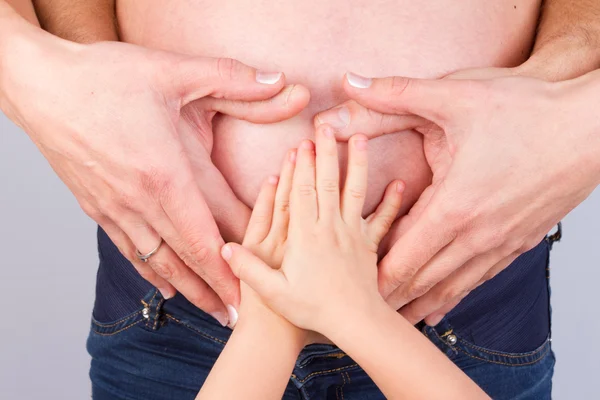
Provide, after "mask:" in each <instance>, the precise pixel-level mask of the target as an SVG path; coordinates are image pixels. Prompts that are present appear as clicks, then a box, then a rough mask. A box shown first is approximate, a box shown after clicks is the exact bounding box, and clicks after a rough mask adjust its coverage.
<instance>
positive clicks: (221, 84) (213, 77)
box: [157, 55, 285, 107]
mask: <svg viewBox="0 0 600 400" xmlns="http://www.w3.org/2000/svg"><path fill="white" fill-rule="evenodd" d="M157 73H158V74H159V76H158V79H160V80H161V82H162V84H163V89H165V90H166V92H167V93H169V94H170V95H171V98H176V99H181V104H180V106H181V107H183V106H185V105H186V104H188V103H190V102H192V101H194V100H197V99H200V98H203V97H206V96H212V97H215V98H225V99H231V100H244V101H257V100H266V99H268V98H270V97H272V96H274V95H276V94H277V93H279V92H280V91H281V89H282V88H283V87H284V85H285V76H284V75H283V73H281V72H266V71H258V70H256V69H255V68H252V67H249V66H247V65H246V64H243V63H241V62H239V61H236V60H233V59H230V58H208V57H187V56H180V55H171V56H170V57H167V58H166V62H165V63H164V64H162V65H161V67H160V70H159V71H157Z"/></svg>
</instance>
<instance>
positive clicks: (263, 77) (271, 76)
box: [256, 71, 281, 85]
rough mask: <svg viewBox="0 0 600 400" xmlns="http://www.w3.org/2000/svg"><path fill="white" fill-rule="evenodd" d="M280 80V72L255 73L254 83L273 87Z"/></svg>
mask: <svg viewBox="0 0 600 400" xmlns="http://www.w3.org/2000/svg"><path fill="white" fill-rule="evenodd" d="M280 79H281V72H265V71H256V82H258V83H264V84H265V85H274V84H276V83H277V82H279V80H280Z"/></svg>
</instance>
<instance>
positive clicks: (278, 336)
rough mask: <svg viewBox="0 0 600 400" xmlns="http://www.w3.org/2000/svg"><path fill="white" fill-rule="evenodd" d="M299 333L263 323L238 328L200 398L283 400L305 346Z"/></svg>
mask: <svg viewBox="0 0 600 400" xmlns="http://www.w3.org/2000/svg"><path fill="white" fill-rule="evenodd" d="M297 332H298V331H296V330H295V329H290V328H289V327H287V326H284V325H282V324H271V323H268V322H267V323H264V324H263V323H261V321H256V322H254V323H250V324H247V325H242V326H239V325H238V326H237V327H236V329H235V330H234V332H233V334H232V335H231V338H230V339H229V342H228V343H227V345H226V346H225V349H224V350H223V352H222V353H221V355H220V356H219V359H218V360H217V362H216V364H215V365H214V367H213V368H212V370H211V371H210V374H209V376H208V378H207V379H206V382H205V383H204V385H203V386H202V390H201V391H200V393H199V394H198V397H197V399H198V400H204V399H208V400H212V399H248V400H252V399H256V400H267V399H277V400H279V399H281V398H282V396H283V393H284V391H285V388H286V386H287V384H288V382H289V379H290V376H291V374H292V370H293V368H294V364H295V362H296V359H297V358H298V354H299V353H300V350H302V347H303V340H302V337H301V336H299V335H298V334H297Z"/></svg>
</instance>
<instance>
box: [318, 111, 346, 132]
mask: <svg viewBox="0 0 600 400" xmlns="http://www.w3.org/2000/svg"><path fill="white" fill-rule="evenodd" d="M317 122H318V124H319V125H323V124H327V125H331V126H332V127H334V128H336V129H344V128H345V127H347V126H348V124H349V123H350V110H349V109H348V107H340V108H334V109H333V110H329V111H325V112H323V113H321V114H320V115H319V116H318V118H317Z"/></svg>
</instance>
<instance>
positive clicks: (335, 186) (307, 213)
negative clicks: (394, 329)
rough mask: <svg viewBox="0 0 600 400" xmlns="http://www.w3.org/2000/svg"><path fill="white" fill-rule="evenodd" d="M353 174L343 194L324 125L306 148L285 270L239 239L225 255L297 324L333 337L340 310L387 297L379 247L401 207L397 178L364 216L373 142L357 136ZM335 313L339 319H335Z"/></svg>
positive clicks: (245, 279) (238, 273)
mask: <svg viewBox="0 0 600 400" xmlns="http://www.w3.org/2000/svg"><path fill="white" fill-rule="evenodd" d="M348 148H349V157H348V172H347V177H346V182H345V185H344V188H343V190H342V193H341V195H340V185H339V174H340V172H339V165H338V156H337V145H336V141H335V137H334V132H333V130H332V129H331V128H330V127H328V126H321V127H320V128H318V129H317V132H316V159H315V148H314V145H313V143H312V142H311V141H308V140H306V141H304V142H302V144H301V145H300V148H299V149H298V155H297V162H296V170H295V172H294V179H293V186H292V192H291V199H290V223H289V232H288V238H287V243H286V248H285V254H284V257H283V263H282V266H281V269H280V270H274V269H271V268H270V267H269V266H267V265H266V264H265V263H264V262H262V261H261V260H260V259H259V258H258V257H256V256H254V255H253V254H252V253H250V252H249V251H247V250H245V249H244V248H243V247H241V246H239V245H236V244H232V243H231V244H227V245H225V246H224V247H223V249H222V255H223V258H224V259H225V260H227V261H228V262H229V264H230V266H231V268H232V270H233V272H234V273H235V274H236V276H238V277H239V278H240V279H241V280H242V281H243V282H245V283H247V284H248V285H249V286H250V287H252V288H253V289H254V290H256V291H257V292H258V294H259V295H260V296H261V297H262V298H263V299H264V301H265V302H266V303H267V304H268V305H269V306H270V307H271V308H272V309H273V310H274V311H276V312H278V313H280V314H281V315H282V316H284V317H285V318H287V319H288V320H289V321H290V322H292V323H293V324H294V325H296V326H299V327H301V328H304V329H307V330H313V331H317V332H319V333H322V334H324V335H327V330H328V328H329V327H330V324H331V323H332V321H333V320H334V319H338V317H339V315H340V313H342V314H343V313H347V312H352V310H353V309H357V308H360V309H364V308H365V307H369V305H370V304H373V302H377V301H382V299H381V296H380V295H379V293H378V288H377V268H376V263H377V248H378V245H379V242H380V241H381V239H382V238H383V236H384V235H385V234H386V232H387V230H388V229H389V227H390V225H391V223H392V222H393V221H394V219H395V218H396V216H397V214H398V210H399V209H400V205H401V198H402V192H403V190H404V184H403V183H402V182H399V181H394V182H392V183H391V184H390V185H389V186H388V188H387V189H386V192H385V195H384V199H383V201H382V203H381V204H380V205H379V207H378V208H377V210H376V211H375V212H374V213H373V214H372V215H371V216H369V217H368V218H367V219H363V218H362V216H361V213H362V209H363V205H364V199H365V194H366V190H367V140H366V138H365V137H364V136H362V135H356V136H355V137H353V138H352V139H351V140H350V145H349V146H348ZM334 317H335V318H334Z"/></svg>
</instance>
